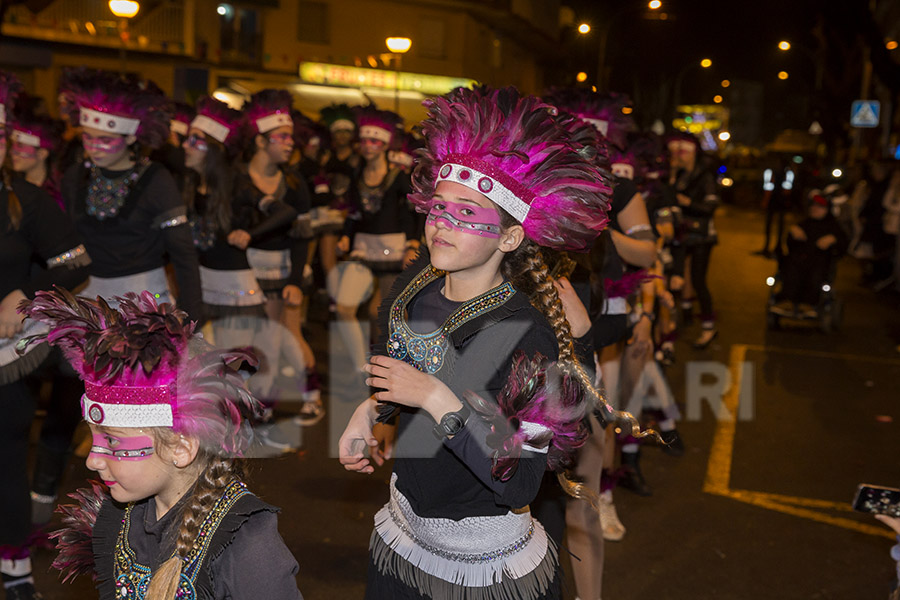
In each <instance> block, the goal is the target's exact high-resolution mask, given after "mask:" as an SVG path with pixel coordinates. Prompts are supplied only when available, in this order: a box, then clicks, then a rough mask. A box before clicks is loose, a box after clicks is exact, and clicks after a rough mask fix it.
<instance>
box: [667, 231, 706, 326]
mask: <svg viewBox="0 0 900 600" xmlns="http://www.w3.org/2000/svg"><path fill="white" fill-rule="evenodd" d="M713 246H715V243H714V242H702V243H700V244H692V245H690V246H676V247H675V249H674V252H673V258H674V260H675V265H674V268H673V272H674V273H675V274H676V275H684V263H685V261H686V259H687V258H690V259H691V285H692V286H693V288H694V294H696V296H697V300H698V301H699V302H700V319H701V320H702V321H703V322H704V324H710V323H713V322H714V321H715V318H716V317H715V314H714V313H713V302H712V294H710V293H709V286H708V285H707V283H706V274H707V271H709V257H710V254H712V249H713Z"/></svg>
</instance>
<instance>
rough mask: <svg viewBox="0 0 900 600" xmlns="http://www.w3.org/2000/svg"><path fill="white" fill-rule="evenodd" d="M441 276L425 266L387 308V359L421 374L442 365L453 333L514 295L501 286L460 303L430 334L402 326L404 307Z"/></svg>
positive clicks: (513, 290)
mask: <svg viewBox="0 0 900 600" xmlns="http://www.w3.org/2000/svg"><path fill="white" fill-rule="evenodd" d="M445 275H446V273H445V272H444V271H439V270H437V269H435V268H434V267H432V266H431V265H429V266H428V267H427V268H426V269H424V270H423V271H422V272H421V273H419V274H418V275H416V277H415V278H414V279H413V280H412V281H411V282H410V283H409V285H407V286H406V289H404V290H403V291H402V292H401V293H400V295H399V296H397V299H396V300H394V303H393V304H392V305H391V313H390V318H389V325H390V334H391V335H390V337H389V338H388V342H387V351H388V356H390V357H391V358H396V359H397V360H402V361H404V362H406V363H408V364H410V365H412V366H414V367H415V368H417V369H418V370H420V371H422V372H424V373H431V374H434V373H437V372H438V371H439V370H440V369H441V367H442V366H443V365H444V356H445V354H446V353H447V343H448V341H449V340H450V334H451V333H452V332H453V331H454V330H456V329H458V328H459V327H460V326H462V325H463V324H464V323H467V322H469V321H471V320H472V319H474V318H476V317H478V316H479V315H482V314H484V313H486V312H488V311H491V310H493V309H495V308H497V307H498V306H502V305H503V304H505V303H506V302H507V301H508V300H509V299H510V298H512V296H513V294H515V293H516V290H515V288H514V287H513V286H512V284H511V283H509V282H506V283H503V284H501V285H498V286H497V287H495V288H492V289H490V290H488V291H486V292H485V293H483V294H481V295H480V296H476V297H475V298H472V299H471V300H469V301H467V302H465V303H463V304H462V305H461V306H460V307H459V308H457V309H456V310H455V311H453V313H451V314H450V316H449V317H448V318H447V320H446V321H445V322H444V324H443V325H442V326H441V327H440V328H439V329H437V330H435V331H432V332H431V333H425V334H420V333H416V332H415V331H413V330H412V329H410V328H409V325H408V324H407V323H406V318H405V317H406V306H407V305H408V304H409V302H410V300H412V299H413V298H414V297H415V295H416V294H418V293H419V292H421V291H422V290H423V289H425V287H426V286H427V285H428V284H429V283H431V282H433V281H435V280H436V279H438V278H440V277H443V276H445Z"/></svg>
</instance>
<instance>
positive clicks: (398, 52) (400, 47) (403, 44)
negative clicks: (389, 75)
mask: <svg viewBox="0 0 900 600" xmlns="http://www.w3.org/2000/svg"><path fill="white" fill-rule="evenodd" d="M384 44H385V46H387V49H388V50H390V51H391V53H392V54H393V55H394V112H395V113H399V112H400V61H401V60H402V58H403V55H404V54H405V53H406V52H409V49H410V48H412V40H411V39H409V38H408V37H389V38H387V39H386V40H384Z"/></svg>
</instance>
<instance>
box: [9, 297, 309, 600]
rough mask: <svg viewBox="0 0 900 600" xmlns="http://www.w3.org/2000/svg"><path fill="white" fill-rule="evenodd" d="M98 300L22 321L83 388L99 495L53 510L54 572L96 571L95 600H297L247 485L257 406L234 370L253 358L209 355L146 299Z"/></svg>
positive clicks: (65, 303)
mask: <svg viewBox="0 0 900 600" xmlns="http://www.w3.org/2000/svg"><path fill="white" fill-rule="evenodd" d="M117 300H118V301H119V308H118V310H116V309H112V308H110V307H109V305H108V304H107V303H106V302H105V301H104V300H102V299H98V300H88V299H85V298H80V297H79V298H76V297H74V296H72V295H71V294H69V293H67V292H41V293H39V294H38V296H37V298H36V299H35V300H34V301H32V302H30V303H28V304H23V306H22V307H21V311H22V312H23V313H24V314H26V315H27V316H29V317H30V318H32V319H34V320H36V321H40V322H42V323H45V324H46V325H48V326H49V328H50V331H49V333H46V334H43V335H38V336H35V337H34V338H30V339H27V340H24V341H23V342H22V343H21V346H22V347H23V348H24V347H27V345H28V344H30V343H31V342H33V341H40V340H46V341H47V342H49V343H50V344H51V345H55V346H58V347H59V348H60V349H61V350H62V352H63V354H64V355H65V356H66V358H67V359H68V360H69V362H70V363H71V364H72V366H73V368H74V369H75V370H76V371H77V372H78V373H79V375H80V376H81V378H82V379H83V381H84V390H85V391H84V395H83V396H82V398H81V412H82V416H83V417H84V419H85V420H86V421H87V422H88V424H89V425H90V428H91V434H92V436H93V445H92V446H91V452H90V454H89V456H88V458H87V462H86V464H87V467H88V468H89V469H90V470H92V471H95V472H96V473H97V474H98V476H99V477H100V479H101V480H102V485H101V484H99V483H97V484H95V485H94V486H93V490H82V491H80V492H78V493H77V494H76V495H74V496H73V498H75V499H76V500H78V501H79V504H78V505H75V506H65V507H62V512H63V513H64V514H65V515H66V517H65V519H64V521H65V524H66V527H65V529H63V530H61V531H58V532H56V533H55V534H54V537H57V538H58V546H57V547H58V548H59V550H60V554H59V556H58V558H57V560H56V561H55V563H54V566H56V567H57V568H59V569H60V570H62V571H63V573H64V578H65V579H68V578H70V577H74V576H76V575H78V574H83V573H93V575H94V576H95V578H96V581H97V587H98V590H99V592H100V598H103V599H109V600H112V599H117V600H121V599H133V600H137V599H141V600H174V599H176V598H177V599H179V600H197V599H200V598H210V599H212V598H216V599H224V598H235V599H237V598H245V599H249V598H288V599H290V598H295V599H297V598H300V593H299V591H298V590H297V583H296V579H295V576H296V574H297V570H298V567H297V562H296V561H295V560H294V557H293V556H292V555H291V553H290V551H289V550H288V549H287V547H286V546H285V545H284V542H283V541H282V539H281V537H280V536H279V534H278V529H277V519H276V516H275V512H276V510H277V509H275V508H274V507H272V506H269V505H268V504H265V503H263V502H262V501H261V500H259V499H258V498H257V497H256V496H254V495H253V494H251V493H250V492H249V491H248V490H247V487H246V485H245V484H244V483H243V481H242V474H243V469H242V464H241V461H240V457H241V456H242V454H243V452H244V451H245V450H246V448H247V446H248V444H249V443H250V441H251V429H250V423H251V422H252V421H253V420H254V419H255V418H256V417H258V415H259V403H258V402H257V401H256V400H255V399H254V398H253V396H251V395H250V394H249V392H247V391H246V389H245V388H244V381H243V377H242V376H241V374H240V373H239V372H238V370H237V366H239V365H240V364H241V363H242V362H244V363H248V364H249V365H251V366H253V365H255V364H256V358H255V357H254V356H253V354H252V353H251V352H250V351H249V350H244V349H235V350H226V351H223V350H214V349H212V348H211V347H209V345H208V344H206V343H205V342H203V340H202V339H201V338H199V337H195V336H194V325H195V324H194V323H191V322H188V320H187V315H186V314H185V313H184V312H182V311H179V310H176V309H175V308H174V307H173V306H172V305H171V304H157V303H156V301H155V299H154V298H153V296H152V295H151V294H150V293H149V292H144V293H143V294H141V295H140V296H138V295H135V294H133V293H132V294H127V295H126V296H125V297H124V298H118V299H117Z"/></svg>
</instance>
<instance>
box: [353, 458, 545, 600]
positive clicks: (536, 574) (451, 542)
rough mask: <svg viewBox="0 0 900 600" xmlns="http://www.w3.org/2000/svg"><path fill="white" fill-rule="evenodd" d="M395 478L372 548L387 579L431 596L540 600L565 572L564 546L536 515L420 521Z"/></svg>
mask: <svg viewBox="0 0 900 600" xmlns="http://www.w3.org/2000/svg"><path fill="white" fill-rule="evenodd" d="M396 480H397V475H396V474H394V475H392V476H391V498H390V501H389V502H388V503H387V504H386V505H385V506H384V508H382V509H381V510H380V511H378V513H377V514H376V515H375V531H374V532H373V534H372V539H371V542H370V550H371V553H372V560H373V563H374V565H375V567H376V568H377V569H378V571H379V572H380V573H381V574H382V575H386V576H389V577H392V578H395V579H397V580H399V581H400V582H402V583H403V584H405V585H407V586H409V587H411V588H414V589H416V590H418V591H419V593H421V594H422V595H423V596H425V597H428V598H440V599H442V600H443V599H447V600H535V599H538V598H542V597H544V596H545V594H546V593H547V591H548V589H549V588H550V586H551V584H552V583H553V581H554V579H555V577H556V572H557V569H558V558H557V553H556V548H555V547H554V545H553V543H552V541H550V539H549V538H548V536H547V534H546V532H545V531H544V528H543V526H542V525H541V524H540V523H539V522H538V521H536V520H535V519H533V518H532V516H531V513H530V512H525V513H521V514H515V513H512V512H509V513H507V514H505V515H500V516H483V517H468V518H464V519H460V520H459V521H456V520H453V519H440V518H426V517H420V516H418V515H416V514H415V512H413V510H412V507H411V506H410V503H409V500H407V499H406V497H405V496H404V495H403V494H402V493H400V491H399V490H397V487H396V483H395V482H396Z"/></svg>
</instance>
